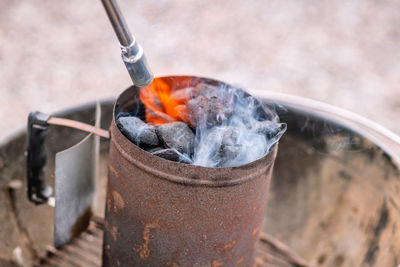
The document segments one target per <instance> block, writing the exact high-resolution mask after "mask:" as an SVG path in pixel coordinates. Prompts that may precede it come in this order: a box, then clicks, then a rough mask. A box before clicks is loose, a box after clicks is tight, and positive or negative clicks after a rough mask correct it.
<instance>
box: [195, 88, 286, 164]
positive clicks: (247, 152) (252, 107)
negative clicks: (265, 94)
mask: <svg viewBox="0 0 400 267" xmlns="http://www.w3.org/2000/svg"><path fill="white" fill-rule="evenodd" d="M202 99H203V102H205V103H207V104H206V106H205V105H204V104H203V105H202V104H199V103H198V102H201V101H202ZM204 99H205V100H206V101H204ZM189 106H190V107H192V109H191V111H192V112H191V114H190V116H191V120H192V121H193V122H195V125H196V146H195V149H194V154H193V157H192V158H193V164H194V165H200V166H204V167H233V166H240V165H244V164H247V163H250V162H252V161H255V160H257V159H260V158H262V157H263V156H265V155H266V154H267V153H268V152H269V151H270V150H271V148H272V147H273V146H274V145H275V144H276V143H277V142H278V141H279V139H280V138H281V136H282V135H283V133H284V132H285V131H286V124H285V123H280V122H279V118H278V116H277V115H276V114H275V113H274V112H273V111H272V110H270V109H269V108H268V107H267V106H266V105H265V104H263V103H262V102H260V101H258V100H257V99H255V98H254V97H252V96H250V95H248V94H246V93H245V92H244V91H242V90H240V89H237V88H233V87H229V86H224V87H214V88H208V89H207V90H200V91H199V95H198V96H197V97H196V98H194V99H192V100H190V101H189Z"/></svg>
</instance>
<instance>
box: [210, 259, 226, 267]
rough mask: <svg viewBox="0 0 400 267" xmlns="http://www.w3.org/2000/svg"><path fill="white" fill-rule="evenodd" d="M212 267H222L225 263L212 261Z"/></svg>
mask: <svg viewBox="0 0 400 267" xmlns="http://www.w3.org/2000/svg"><path fill="white" fill-rule="evenodd" d="M211 264H212V267H218V266H222V265H224V263H223V262H219V261H215V260H214V261H212V263H211Z"/></svg>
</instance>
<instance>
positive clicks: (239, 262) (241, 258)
mask: <svg viewBox="0 0 400 267" xmlns="http://www.w3.org/2000/svg"><path fill="white" fill-rule="evenodd" d="M243 260H244V258H243V257H240V259H238V260H237V261H236V263H237V264H241V263H242V262H243Z"/></svg>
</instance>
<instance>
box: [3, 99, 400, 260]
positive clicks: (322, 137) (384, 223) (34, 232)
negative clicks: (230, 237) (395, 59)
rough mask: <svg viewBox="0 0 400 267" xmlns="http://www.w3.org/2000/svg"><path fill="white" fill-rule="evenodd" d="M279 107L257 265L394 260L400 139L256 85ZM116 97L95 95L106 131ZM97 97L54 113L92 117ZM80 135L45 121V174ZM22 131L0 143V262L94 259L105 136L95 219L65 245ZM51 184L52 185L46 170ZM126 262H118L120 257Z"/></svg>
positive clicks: (101, 202) (100, 220) (328, 108)
mask: <svg viewBox="0 0 400 267" xmlns="http://www.w3.org/2000/svg"><path fill="white" fill-rule="evenodd" d="M254 95H255V96H257V97H259V98H261V99H263V100H264V101H267V102H269V103H275V104H279V105H278V108H279V107H280V108H279V109H278V113H279V115H280V117H281V120H282V121H284V122H287V123H288V131H287V133H286V134H285V136H284V138H282V140H281V141H280V144H279V146H280V153H279V154H278V156H277V159H276V163H275V170H274V178H273V179H272V184H271V189H270V197H269V200H268V207H267V209H266V211H265V218H264V225H263V228H262V229H261V235H260V239H259V241H258V243H257V253H256V261H255V263H256V264H257V265H258V266H296V264H297V265H305V264H310V265H320V266H331V265H332V264H333V265H336V266H338V265H341V266H357V265H362V264H365V265H383V266H389V265H393V264H394V263H398V262H399V255H398V253H397V252H398V251H400V247H399V243H398V242H396V241H397V240H398V239H399V236H400V233H399V231H398V229H399V227H398V225H397V224H398V221H399V216H400V213H399V208H398V207H399V206H400V203H399V201H398V197H397V196H398V192H399V190H400V180H399V178H400V168H399V155H400V153H399V151H400V150H399V138H398V136H396V135H394V134H393V133H391V132H389V131H387V130H385V129H384V128H382V127H380V126H379V125H376V124H374V123H371V122H369V121H368V120H366V119H364V118H361V117H359V116H356V115H353V114H350V113H347V112H345V111H343V110H340V109H336V108H333V107H331V106H328V105H325V104H321V103H318V102H314V101H311V100H307V99H301V98H297V97H293V96H288V95H277V94H268V93H265V92H262V93H261V92H258V93H257V92H254ZM113 102H114V101H113V100H108V101H103V102H101V107H102V111H103V112H102V125H101V127H102V128H107V127H108V126H109V124H110V122H111V119H112V103H113ZM94 112H95V104H89V105H85V106H79V107H76V108H72V109H70V110H67V111H64V112H60V113H58V114H56V115H57V116H59V117H64V118H69V119H73V120H78V121H83V122H86V123H93V115H94ZM84 137H85V134H84V133H82V132H80V131H76V130H73V129H69V128H65V127H57V126H54V127H53V126H52V127H50V128H49V133H48V138H47V140H46V143H45V145H46V149H47V152H48V156H49V157H48V159H49V160H48V164H47V165H46V167H45V168H46V173H48V174H51V173H53V170H54V155H55V153H56V152H57V151H60V150H62V149H65V148H68V147H70V146H71V145H73V144H75V143H77V142H78V141H80V140H81V139H82V138H84ZM25 140H26V133H25V131H23V130H21V131H19V132H17V133H16V134H14V135H13V136H11V137H9V138H7V139H6V140H3V142H2V144H1V146H0V163H1V164H0V173H1V176H0V177H1V181H0V182H1V186H2V188H3V189H4V190H2V191H1V194H0V201H1V202H0V205H1V206H2V207H3V208H2V209H0V214H1V218H2V227H1V228H0V235H1V236H2V237H3V238H2V240H1V241H0V242H1V246H0V265H2V266H3V265H5V266H16V265H17V266H18V265H24V264H25V265H28V266H29V265H31V264H33V263H36V264H37V265H45V266H100V265H101V263H102V237H103V229H104V228H103V227H104V221H103V218H104V204H105V203H104V201H105V188H106V186H105V183H106V181H105V180H106V179H105V177H106V175H107V167H106V166H107V164H106V162H107V161H108V159H107V157H108V146H109V144H108V141H107V140H106V139H103V140H102V142H101V145H100V167H101V169H100V170H101V171H100V175H99V176H98V180H97V185H98V186H97V187H96V188H97V195H96V203H97V204H98V205H97V206H96V207H95V209H94V211H93V212H94V214H95V216H94V217H92V220H91V223H90V225H89V227H88V228H87V230H86V231H85V232H84V233H82V234H80V235H79V236H77V237H75V238H74V239H73V240H72V242H70V243H69V244H68V245H66V246H63V247H61V248H59V249H55V248H54V247H53V246H52V244H53V216H54V210H53V208H52V207H49V206H47V205H41V206H35V205H33V204H32V203H30V202H29V201H28V200H27V198H26V193H25V188H26V184H25V179H24V176H25V169H24V161H25V158H24V150H25V147H26V143H25ZM48 177H49V180H50V181H49V184H50V185H51V186H52V185H53V184H54V181H53V177H52V176H51V175H48ZM121 264H122V265H121V266H123V264H124V263H121Z"/></svg>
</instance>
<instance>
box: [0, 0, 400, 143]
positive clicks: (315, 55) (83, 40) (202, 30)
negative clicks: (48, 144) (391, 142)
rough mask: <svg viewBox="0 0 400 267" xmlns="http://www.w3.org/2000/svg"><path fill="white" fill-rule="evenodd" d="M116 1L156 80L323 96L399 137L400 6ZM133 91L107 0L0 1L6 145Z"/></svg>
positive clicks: (392, 1) (365, 1)
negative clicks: (50, 116)
mask: <svg viewBox="0 0 400 267" xmlns="http://www.w3.org/2000/svg"><path fill="white" fill-rule="evenodd" d="M118 2H119V3H120V6H121V8H122V9H123V12H124V14H125V16H126V18H127V21H128V24H129V25H130V27H131V30H132V32H133V33H134V34H135V35H136V37H137V40H138V41H139V42H140V43H141V44H142V46H143V47H144V48H145V52H146V54H147V57H148V60H149V62H150V64H151V66H152V69H153V71H154V73H155V74H156V75H169V74H193V75H199V76H207V77H213V78H217V79H220V80H223V81H226V82H229V83H232V84H237V85H241V86H244V87H245V88H249V89H250V88H251V89H262V90H271V91H277V92H283V93H289V94H295V95H300V96H304V97H308V98H312V99H317V100H320V101H323V102H328V103H330V104H333V105H337V106H339V107H343V108H346V109H349V110H351V111H355V112H357V113H359V114H361V115H363V116H365V117H368V118H370V119H372V120H374V121H377V122H379V123H381V124H383V125H384V126H386V127H388V128H389V129H391V130H393V131H395V132H396V133H398V134H400V123H399V118H398V116H399V114H400V88H399V87H400V45H399V44H400V28H399V25H400V1H396V0H383V1H375V0H353V1H347V0H338V1H328V0H322V1H312V0H302V1H298V0H288V1H279V0H270V1H265V0H264V1H263V0H255V1H239V0H231V1H227V0H223V1H221V0H213V1H210V0H204V1H195V0H186V1H178V0H147V1H134V0H131V1H128V0H119V1H118ZM129 85H130V79H129V76H128V74H127V72H126V70H125V67H124V66H123V64H122V62H121V59H120V56H119V48H118V44H117V40H116V37H115V36H114V33H113V31H112V28H111V26H110V23H109V21H108V19H107V17H106V15H105V12H104V10H103V9H102V5H101V3H100V1H79V0H70V1H52V0H41V1H14V0H2V1H0V94H1V95H0V129H1V131H0V138H3V137H4V136H6V135H8V134H10V133H11V132H12V131H14V130H15V129H16V128H18V127H19V126H22V125H23V124H25V121H26V117H27V114H28V112H29V111H32V110H41V111H44V112H54V111H57V110H60V109H63V108H67V107H70V106H72V105H77V104H81V103H85V102H88V101H92V100H95V99H100V98H105V97H115V96H117V94H118V93H119V92H121V90H122V89H124V88H126V87H128V86H129Z"/></svg>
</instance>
